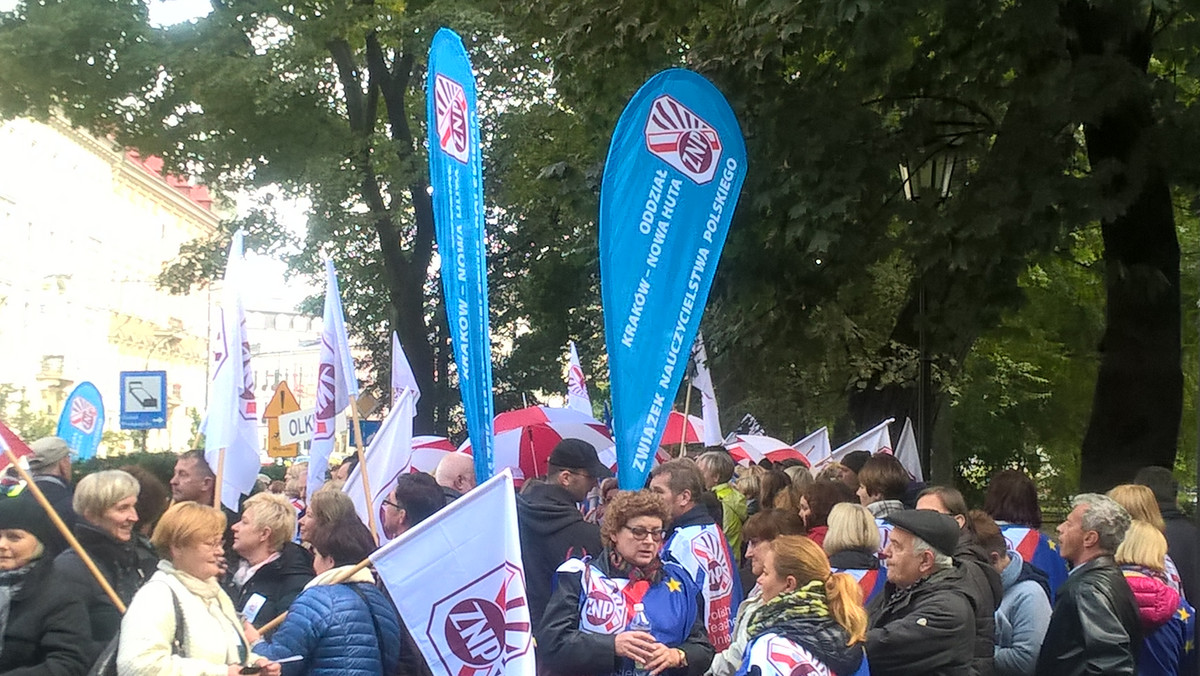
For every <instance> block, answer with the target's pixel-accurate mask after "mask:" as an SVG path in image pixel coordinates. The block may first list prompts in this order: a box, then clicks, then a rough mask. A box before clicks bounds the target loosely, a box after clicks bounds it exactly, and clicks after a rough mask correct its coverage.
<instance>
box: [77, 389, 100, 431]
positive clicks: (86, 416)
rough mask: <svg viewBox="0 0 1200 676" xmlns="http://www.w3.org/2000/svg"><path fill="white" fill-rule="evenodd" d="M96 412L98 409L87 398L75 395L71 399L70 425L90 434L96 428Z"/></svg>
mask: <svg viewBox="0 0 1200 676" xmlns="http://www.w3.org/2000/svg"><path fill="white" fill-rule="evenodd" d="M98 414H99V411H97V410H96V407H95V406H92V403H91V402H90V401H88V400H87V399H84V398H83V397H76V398H75V399H72V400H71V426H72V427H74V428H75V429H77V430H79V431H80V432H83V433H84V434H91V433H92V430H94V429H96V417H97V415H98Z"/></svg>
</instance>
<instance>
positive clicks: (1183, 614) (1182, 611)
mask: <svg viewBox="0 0 1200 676" xmlns="http://www.w3.org/2000/svg"><path fill="white" fill-rule="evenodd" d="M1191 616H1192V614H1191V613H1189V612H1188V611H1187V608H1180V609H1179V619H1181V620H1183V621H1184V622H1187V619H1188V618H1189V617H1191Z"/></svg>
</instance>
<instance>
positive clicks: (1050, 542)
mask: <svg viewBox="0 0 1200 676" xmlns="http://www.w3.org/2000/svg"><path fill="white" fill-rule="evenodd" d="M1047 544H1049V545H1050V549H1053V550H1055V551H1057V550H1058V545H1057V544H1055V542H1054V540H1048V541H1047Z"/></svg>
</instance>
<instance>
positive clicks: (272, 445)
mask: <svg viewBox="0 0 1200 676" xmlns="http://www.w3.org/2000/svg"><path fill="white" fill-rule="evenodd" d="M299 410H300V402H298V401H296V396H295V395H294V394H292V390H291V388H289V387H288V384H287V381H286V380H281V381H279V386H278V387H276V388H275V393H274V394H272V395H271V401H270V402H269V403H268V404H267V407H266V409H265V410H263V415H262V419H263V422H265V423H266V424H267V455H268V456H270V457H272V458H294V457H296V454H297V453H298V452H299V450H300V448H299V446H298V445H297V444H296V443H295V442H285V441H284V440H282V439H281V438H280V435H279V429H280V428H279V418H280V416H284V415H287V414H288V413H295V412H296V411H299Z"/></svg>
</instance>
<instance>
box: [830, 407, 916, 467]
mask: <svg viewBox="0 0 1200 676" xmlns="http://www.w3.org/2000/svg"><path fill="white" fill-rule="evenodd" d="M895 420H896V419H895V418H888V419H887V420H884V421H883V422H881V423H879V424H878V425H876V426H874V427H872V428H871V429H869V430H867V431H866V432H863V433H862V434H860V435H858V436H857V437H854V438H853V439H851V440H850V441H847V442H846V443H845V444H843V445H842V446H839V447H838V448H837V449H835V450H834V451H833V453H831V454H830V456H829V457H828V458H826V459H825V460H823V461H821V462H820V463H819V464H820V465H825V464H827V463H830V462H841V461H842V458H844V457H846V456H847V455H849V454H850V453H851V452H853V451H867V452H869V453H870V454H871V455H874V454H876V453H879V452H881V451H882V452H884V453H891V452H892V435H891V433H890V432H888V425H890V424H892V423H893V422H894V421H895ZM817 467H818V466H817V464H814V465H813V468H814V469H817Z"/></svg>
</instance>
